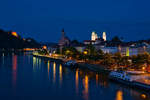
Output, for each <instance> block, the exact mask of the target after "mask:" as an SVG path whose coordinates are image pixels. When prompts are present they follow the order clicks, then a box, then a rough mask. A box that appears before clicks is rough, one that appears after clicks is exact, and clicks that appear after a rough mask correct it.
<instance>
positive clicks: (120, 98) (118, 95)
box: [116, 90, 123, 100]
mask: <svg viewBox="0 0 150 100" xmlns="http://www.w3.org/2000/svg"><path fill="white" fill-rule="evenodd" d="M116 100H123V92H122V91H121V90H118V91H117V93H116Z"/></svg>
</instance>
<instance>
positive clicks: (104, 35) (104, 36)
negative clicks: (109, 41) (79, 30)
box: [103, 32, 106, 41]
mask: <svg viewBox="0 0 150 100" xmlns="http://www.w3.org/2000/svg"><path fill="white" fill-rule="evenodd" d="M103 40H104V41H106V32H103Z"/></svg>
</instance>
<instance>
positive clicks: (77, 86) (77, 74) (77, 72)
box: [75, 69, 79, 94]
mask: <svg viewBox="0 0 150 100" xmlns="http://www.w3.org/2000/svg"><path fill="white" fill-rule="evenodd" d="M75 79H76V80H75V82H76V93H77V94H78V91H79V89H78V88H79V69H77V70H76V77H75Z"/></svg>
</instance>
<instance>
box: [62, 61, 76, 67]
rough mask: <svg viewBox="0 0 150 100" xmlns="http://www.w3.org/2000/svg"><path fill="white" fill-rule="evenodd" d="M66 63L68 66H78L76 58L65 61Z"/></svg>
mask: <svg viewBox="0 0 150 100" xmlns="http://www.w3.org/2000/svg"><path fill="white" fill-rule="evenodd" d="M64 65H65V66H67V67H76V66H77V65H78V64H77V62H76V61H75V60H69V61H67V62H65V63H64Z"/></svg>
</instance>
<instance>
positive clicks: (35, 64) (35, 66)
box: [33, 57, 41, 71]
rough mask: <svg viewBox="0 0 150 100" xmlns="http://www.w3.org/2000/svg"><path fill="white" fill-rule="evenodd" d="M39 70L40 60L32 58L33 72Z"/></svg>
mask: <svg viewBox="0 0 150 100" xmlns="http://www.w3.org/2000/svg"><path fill="white" fill-rule="evenodd" d="M39 68H41V59H39V58H37V57H33V70H34V71H36V70H37V69H39Z"/></svg>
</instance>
